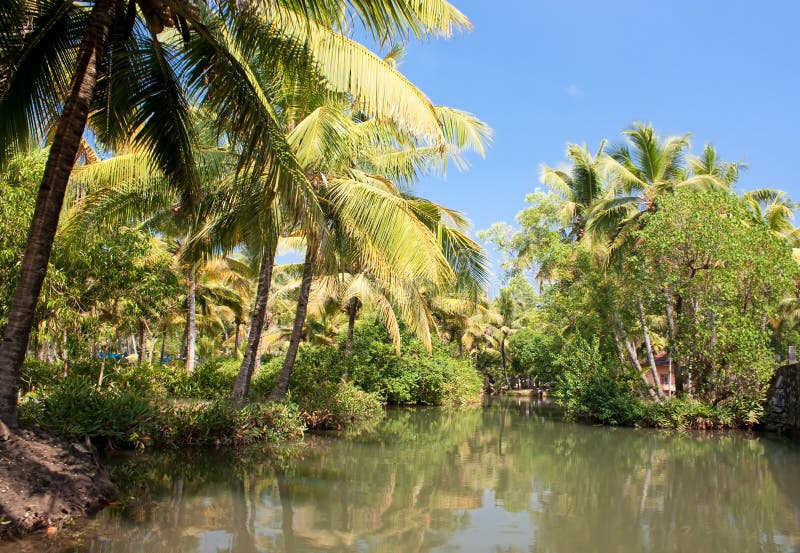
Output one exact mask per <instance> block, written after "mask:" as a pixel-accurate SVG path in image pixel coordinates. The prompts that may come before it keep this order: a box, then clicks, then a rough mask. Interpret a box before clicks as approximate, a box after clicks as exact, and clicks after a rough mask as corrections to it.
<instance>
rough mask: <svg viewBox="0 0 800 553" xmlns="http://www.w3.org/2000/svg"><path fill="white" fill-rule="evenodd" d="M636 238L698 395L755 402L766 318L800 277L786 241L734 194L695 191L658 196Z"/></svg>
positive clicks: (768, 360) (764, 362) (770, 366)
mask: <svg viewBox="0 0 800 553" xmlns="http://www.w3.org/2000/svg"><path fill="white" fill-rule="evenodd" d="M639 237H640V239H641V241H642V244H641V247H640V250H641V252H642V258H641V260H639V261H638V262H640V263H641V264H642V266H643V270H642V271H641V282H642V283H643V284H644V285H645V286H646V287H647V288H648V289H649V290H654V289H656V287H661V288H662V289H664V290H665V291H666V292H665V295H666V296H667V297H668V301H670V302H671V303H674V304H675V305H676V306H677V307H676V308H674V311H675V313H676V315H675V318H676V327H677V330H676V336H675V343H674V346H673V347H674V348H675V351H677V352H678V354H679V355H678V357H679V359H680V361H681V364H682V365H683V366H684V367H690V369H691V374H690V376H691V379H692V386H693V392H694V393H695V395H696V396H697V397H699V398H701V399H703V400H705V401H709V402H719V401H721V400H726V399H728V398H730V397H736V398H737V399H739V400H741V401H745V402H752V401H760V400H762V399H763V397H764V394H765V392H766V388H767V385H768V382H769V379H770V377H771V375H772V372H773V370H774V360H773V355H774V352H773V351H772V350H771V348H770V336H769V334H768V332H767V328H766V322H767V320H768V319H769V318H770V317H771V316H773V315H774V314H775V313H776V311H777V308H778V304H779V302H780V300H781V299H782V298H783V297H785V296H787V295H788V294H790V293H791V292H792V291H793V278H794V277H795V276H797V274H798V269H797V265H796V263H795V262H794V261H793V260H792V258H791V249H790V248H789V245H788V244H787V243H786V241H785V240H783V239H782V238H779V237H777V236H775V235H774V234H773V233H772V232H770V231H769V229H768V228H767V227H766V225H765V224H764V223H761V222H758V221H752V220H751V216H750V212H749V209H748V206H747V204H746V203H745V202H744V201H743V200H741V199H740V198H738V197H737V196H735V195H734V194H732V193H729V192H698V191H692V190H678V191H677V192H676V193H675V194H673V195H669V196H665V197H663V198H662V199H661V200H660V201H659V210H658V211H657V212H656V213H654V214H653V215H652V216H650V217H649V218H648V220H647V222H646V224H645V226H644V229H643V230H642V231H641V232H640V233H639ZM634 263H635V262H634ZM675 298H680V301H679V302H677V301H676V299H675ZM651 302H652V303H653V304H654V306H655V307H659V306H661V305H663V299H662V298H660V297H659V298H657V301H656V300H651Z"/></svg>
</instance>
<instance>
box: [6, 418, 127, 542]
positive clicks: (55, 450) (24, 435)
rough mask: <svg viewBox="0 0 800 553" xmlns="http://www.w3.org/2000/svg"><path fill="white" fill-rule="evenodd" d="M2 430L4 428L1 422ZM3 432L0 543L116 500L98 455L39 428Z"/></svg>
mask: <svg viewBox="0 0 800 553" xmlns="http://www.w3.org/2000/svg"><path fill="white" fill-rule="evenodd" d="M0 426H2V425H1V424H0ZM2 430H3V428H0V539H9V538H14V537H17V536H21V535H24V534H27V533H29V532H32V531H34V530H37V529H40V528H47V529H51V530H49V531H51V532H52V531H53V530H55V529H58V528H60V527H61V526H62V525H63V524H64V523H66V522H69V521H70V520H73V519H75V518H78V517H81V516H83V515H86V514H90V513H93V512H95V511H97V510H98V509H101V508H102V507H103V506H105V505H106V504H107V503H108V502H109V501H110V500H111V499H112V498H113V496H114V487H113V486H112V484H111V481H110V480H109V477H108V474H107V473H106V471H105V470H104V469H103V467H101V466H100V465H99V464H98V462H97V460H96V458H95V456H94V454H93V453H91V452H90V451H89V450H88V449H87V448H86V447H84V446H81V445H79V444H68V443H66V442H64V441H62V440H59V439H57V438H54V437H53V436H50V435H48V434H46V433H44V432H42V431H40V430H33V429H20V430H18V431H17V432H16V433H7V434H6V435H3V434H4V433H3V432H2Z"/></svg>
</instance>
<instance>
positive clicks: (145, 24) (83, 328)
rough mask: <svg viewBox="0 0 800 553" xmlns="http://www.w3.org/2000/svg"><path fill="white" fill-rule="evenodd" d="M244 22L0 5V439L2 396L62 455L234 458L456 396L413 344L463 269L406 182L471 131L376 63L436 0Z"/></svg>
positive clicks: (390, 63)
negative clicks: (180, 448) (52, 438)
mask: <svg viewBox="0 0 800 553" xmlns="http://www.w3.org/2000/svg"><path fill="white" fill-rule="evenodd" d="M262 8H263V6H261V5H260V4H258V3H248V2H236V3H227V2H223V3H212V4H210V5H209V4H206V3H204V2H189V3H185V2H171V1H167V2H165V3H159V4H158V6H154V5H153V4H152V2H149V1H148V0H136V1H133V2H126V3H125V5H124V6H122V5H121V3H118V2H116V1H115V0H98V1H97V2H93V3H92V2H90V3H77V4H73V3H67V4H64V5H62V4H61V3H59V2H52V1H50V0H41V1H32V2H27V1H20V2H17V1H13V2H10V3H4V4H3V6H2V8H0V113H2V114H3V117H2V121H3V123H2V125H0V138H2V144H3V148H2V150H1V151H0V212H2V214H3V218H2V225H0V259H2V261H3V263H2V265H0V277H2V279H1V280H2V284H0V286H1V288H0V327H1V328H3V329H4V339H3V341H2V343H1V345H0V419H1V420H2V421H3V422H4V423H6V424H7V425H8V426H10V427H11V428H13V427H14V426H15V425H16V423H17V418H18V402H19V401H20V397H21V404H20V405H21V411H20V414H21V416H22V418H23V419H24V420H26V421H28V422H33V423H36V424H38V425H40V426H44V427H46V428H49V429H50V430H52V431H54V432H56V433H59V434H62V435H65V436H67V437H69V438H73V439H77V438H82V437H89V438H91V439H93V440H95V441H98V442H103V443H112V444H114V445H117V446H138V445H146V444H147V443H154V444H174V445H192V444H206V443H232V444H240V443H246V442H248V441H253V440H256V439H264V438H271V437H282V436H283V437H286V436H292V435H296V434H297V432H296V430H297V429H298V428H300V424H301V422H302V423H304V424H305V425H306V426H309V427H316V428H330V427H341V426H343V425H345V424H350V423H355V422H360V421H363V420H366V419H370V418H375V416H377V415H379V414H380V413H382V404H383V403H387V402H388V403H397V404H423V403H424V404H445V403H464V402H471V401H474V400H475V398H476V397H478V396H479V395H480V392H481V378H480V377H479V376H478V374H477V373H476V372H475V370H474V368H473V366H472V365H471V364H470V363H468V362H466V361H462V360H460V359H458V358H457V356H456V355H454V354H455V352H454V351H453V350H454V349H455V348H452V347H449V345H448V344H445V343H444V342H442V339H441V338H440V336H439V335H438V334H439V333H438V332H437V330H438V329H439V327H440V326H441V322H442V321H444V320H445V319H447V318H448V317H452V316H456V315H459V314H461V313H463V312H472V311H474V310H475V309H476V306H477V305H478V304H479V299H480V297H481V294H482V289H483V286H484V284H485V282H486V279H487V268H486V260H485V257H484V253H483V251H482V250H481V248H480V247H479V246H478V245H477V243H475V242H474V241H473V240H472V239H471V238H469V236H468V229H469V224H468V221H467V220H466V218H465V217H464V216H463V215H462V214H461V213H458V212H456V211H453V210H451V209H448V208H447V207H445V206H441V205H438V204H436V203H434V202H432V201H429V200H427V199H425V198H421V197H418V196H416V195H414V193H413V184H414V182H415V181H416V180H417V179H418V178H419V177H420V176H422V175H425V174H430V173H442V172H444V171H445V169H446V168H447V167H448V166H456V167H457V168H459V169H463V168H465V167H466V166H467V162H466V159H465V157H464V156H465V155H466V154H467V153H468V152H472V153H477V154H478V155H483V154H484V153H485V148H486V146H487V144H488V143H489V142H490V140H491V131H490V129H489V128H488V126H487V125H485V124H484V123H483V122H481V121H480V120H478V119H477V118H476V117H474V116H473V115H471V114H469V113H466V112H463V111H460V110H458V109H455V108H451V107H446V106H436V105H433V104H432V103H431V102H430V101H429V100H428V99H427V97H426V96H425V95H424V94H423V93H422V92H421V91H420V90H418V89H417V88H416V87H415V86H414V85H413V84H412V83H411V82H409V81H408V80H407V79H405V77H403V75H402V74H401V73H400V72H399V71H398V70H397V67H398V64H399V61H400V59H401V58H402V54H403V48H402V43H403V42H404V41H405V40H406V39H408V38H409V37H411V36H414V37H417V38H426V37H430V36H445V37H446V36H449V35H450V34H451V33H452V32H453V31H455V30H459V29H465V28H468V27H469V22H468V20H467V19H466V18H465V17H464V16H463V15H462V14H461V13H460V12H458V10H456V9H455V8H454V7H453V6H451V5H450V4H448V3H446V2H441V1H438V0H434V1H431V2H422V3H419V2H405V1H401V2H394V1H393V2H386V3H381V2H378V3H373V4H364V3H361V2H352V3H351V2H345V3H340V2H293V1H290V2H277V3H270V5H269V8H268V9H262ZM342 8H344V9H342ZM354 21H357V22H359V23H360V24H361V25H362V27H363V28H364V29H365V30H366V31H367V33H368V34H371V35H372V39H373V42H374V43H375V44H377V45H378V46H379V47H380V48H382V49H383V51H384V53H383V55H382V56H378V55H376V54H375V53H373V52H372V51H370V50H369V49H368V48H367V47H365V46H364V45H362V44H360V43H358V42H356V41H355V40H353V39H352V38H351V37H350V35H349V33H350V27H351V24H352V23H353V22H354ZM395 43H396V44H397V45H396V46H393V47H391V48H388V49H387V48H384V46H385V45H386V44H395ZM52 129H55V131H52ZM43 143H46V144H47V145H48V146H47V147H46V148H44V149H41V148H40V146H41V144H43ZM37 184H39V187H38V190H37V188H36V187H37ZM25 228H29V229H30V230H29V233H28V235H27V238H26V236H25V234H24V233H23V232H21V229H25ZM287 251H288V252H292V257H293V258H294V259H297V258H300V259H301V262H299V263H293V262H288V263H286V262H284V263H280V262H279V260H281V258H280V254H282V253H285V252H287ZM365 316H366V317H365ZM365 318H366V320H367V322H366V323H365V324H363V325H362V324H359V319H365ZM443 337H444V339H445V341H452V340H454V335H443ZM401 354H403V355H401ZM462 355H463V352H462ZM26 359H27V361H26ZM262 359H263V360H268V363H267V365H266V366H265V367H263V368H261V367H260V365H261V361H262ZM20 392H21V394H20ZM286 400H289V403H286V405H288V407H287V406H285V405H282V403H285V402H286Z"/></svg>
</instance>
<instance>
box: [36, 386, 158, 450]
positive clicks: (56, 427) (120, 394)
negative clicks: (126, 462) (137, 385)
mask: <svg viewBox="0 0 800 553" xmlns="http://www.w3.org/2000/svg"><path fill="white" fill-rule="evenodd" d="M153 415H154V413H153V407H152V406H151V404H150V402H149V401H148V399H147V398H145V397H143V396H142V395H141V394H138V393H136V392H135V391H133V390H127V389H120V388H111V389H107V390H105V391H103V392H98V391H97V387H96V383H95V382H93V381H91V380H89V379H87V378H86V377H84V376H74V375H71V376H69V377H67V378H64V379H63V380H62V381H61V382H60V383H59V384H58V385H56V386H50V387H45V388H41V389H39V390H37V391H35V392H31V393H29V394H27V395H26V396H24V398H23V399H22V401H21V402H20V418H21V419H22V420H24V421H26V422H29V423H33V424H35V425H37V426H41V427H42V428H46V429H47V430H50V431H51V432H53V433H55V434H58V435H60V436H63V437H64V438H67V439H70V440H83V439H84V438H87V437H88V438H90V439H91V440H92V441H93V442H95V443H98V444H100V445H105V444H107V443H111V444H114V445H118V446H122V447H126V446H132V445H134V444H135V443H136V440H137V436H139V435H140V434H141V433H142V432H145V431H146V430H145V427H146V426H147V425H148V424H150V422H151V421H150V419H151V417H152V416H153Z"/></svg>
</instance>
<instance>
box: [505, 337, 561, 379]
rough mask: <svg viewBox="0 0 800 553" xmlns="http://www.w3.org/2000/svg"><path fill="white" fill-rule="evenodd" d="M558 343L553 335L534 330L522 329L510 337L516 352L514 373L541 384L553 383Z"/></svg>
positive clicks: (512, 348) (513, 365) (512, 365)
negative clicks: (533, 379) (529, 377)
mask: <svg viewBox="0 0 800 553" xmlns="http://www.w3.org/2000/svg"><path fill="white" fill-rule="evenodd" d="M558 342H560V340H559V339H558V337H557V336H555V335H554V334H553V333H551V332H542V331H541V330H538V329H534V328H522V329H520V330H518V331H517V332H515V333H514V334H512V335H511V336H509V338H508V345H509V347H510V348H511V351H513V352H514V356H513V358H512V360H511V371H512V373H514V374H516V375H517V376H532V377H534V378H535V379H536V380H537V381H538V382H540V383H547V382H551V381H552V380H553V378H554V377H555V374H554V362H555V355H556V349H555V346H556V343H558Z"/></svg>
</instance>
